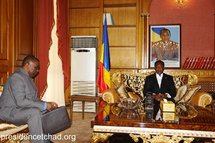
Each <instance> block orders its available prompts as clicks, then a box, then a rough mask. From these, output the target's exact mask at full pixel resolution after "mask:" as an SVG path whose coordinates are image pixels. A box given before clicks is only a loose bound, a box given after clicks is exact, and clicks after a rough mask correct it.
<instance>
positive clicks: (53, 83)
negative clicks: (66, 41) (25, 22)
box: [42, 0, 65, 106]
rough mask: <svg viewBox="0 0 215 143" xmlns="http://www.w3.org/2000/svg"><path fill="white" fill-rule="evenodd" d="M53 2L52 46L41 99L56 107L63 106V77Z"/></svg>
mask: <svg viewBox="0 0 215 143" xmlns="http://www.w3.org/2000/svg"><path fill="white" fill-rule="evenodd" d="M53 1H54V2H53V3H54V26H53V29H52V33H51V38H52V45H51V47H50V50H49V67H48V71H47V89H46V91H45V94H44V96H43V98H42V100H44V101H48V102H50V101H51V102H56V103H57V104H58V106H65V99H64V75H63V67H62V61H61V59H60V57H59V55H58V37H57V0H53Z"/></svg>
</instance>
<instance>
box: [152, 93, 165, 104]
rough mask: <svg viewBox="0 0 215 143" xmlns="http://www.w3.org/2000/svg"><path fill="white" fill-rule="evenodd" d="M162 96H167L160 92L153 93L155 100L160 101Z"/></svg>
mask: <svg viewBox="0 0 215 143" xmlns="http://www.w3.org/2000/svg"><path fill="white" fill-rule="evenodd" d="M164 98H167V95H166V94H161V93H159V94H156V95H154V99H155V100H157V101H159V102H160V101H161V100H163V99H164Z"/></svg>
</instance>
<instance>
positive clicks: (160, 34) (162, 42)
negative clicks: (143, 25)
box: [149, 24, 181, 68]
mask: <svg viewBox="0 0 215 143" xmlns="http://www.w3.org/2000/svg"><path fill="white" fill-rule="evenodd" d="M149 30H150V31H149V37H150V40H149V44H150V45H149V48H150V49H149V68H153V67H154V63H155V61H157V60H162V61H164V63H165V67H166V68H180V66H181V25H180V24H168V25H150V27H149Z"/></svg>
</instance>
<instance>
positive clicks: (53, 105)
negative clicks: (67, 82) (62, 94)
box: [46, 102, 58, 111]
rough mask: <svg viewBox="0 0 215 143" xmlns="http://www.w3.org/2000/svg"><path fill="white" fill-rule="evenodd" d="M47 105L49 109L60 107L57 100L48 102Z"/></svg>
mask: <svg viewBox="0 0 215 143" xmlns="http://www.w3.org/2000/svg"><path fill="white" fill-rule="evenodd" d="M46 105H47V107H46V110H47V111H52V110H54V109H56V108H57V107H58V105H57V103H55V102H46Z"/></svg>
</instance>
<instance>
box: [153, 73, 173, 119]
mask: <svg viewBox="0 0 215 143" xmlns="http://www.w3.org/2000/svg"><path fill="white" fill-rule="evenodd" d="M162 78H163V73H162V74H160V75H159V74H157V73H156V79H157V82H158V86H159V88H161V81H162ZM166 95H167V98H171V96H170V95H169V93H166ZM159 119H160V120H162V118H161V110H160V109H159V111H158V113H157V115H156V117H155V120H159Z"/></svg>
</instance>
